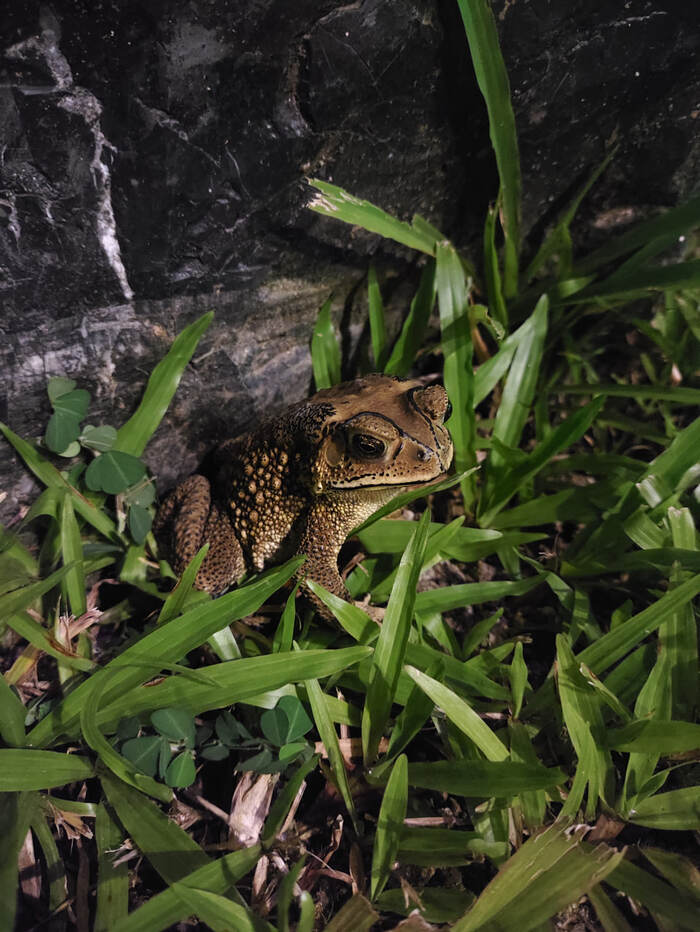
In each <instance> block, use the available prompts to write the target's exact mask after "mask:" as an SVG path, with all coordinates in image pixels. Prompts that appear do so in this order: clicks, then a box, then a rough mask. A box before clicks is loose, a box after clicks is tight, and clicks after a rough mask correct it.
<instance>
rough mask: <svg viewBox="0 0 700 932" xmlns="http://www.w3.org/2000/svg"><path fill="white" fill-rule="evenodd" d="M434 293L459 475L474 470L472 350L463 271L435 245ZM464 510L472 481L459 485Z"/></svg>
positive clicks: (449, 252)
mask: <svg viewBox="0 0 700 932" xmlns="http://www.w3.org/2000/svg"><path fill="white" fill-rule="evenodd" d="M436 248H437V272H436V281H437V292H438V307H439V310H440V331H441V335H442V351H443V355H444V358H445V363H444V370H443V375H444V382H445V388H446V390H447V394H448V395H449V398H450V401H451V402H452V415H451V417H450V420H449V429H450V433H451V435H452V442H453V444H454V461H455V468H456V469H457V470H458V471H459V472H462V471H464V470H470V469H472V468H473V467H474V466H476V420H475V417H474V370H473V368H472V355H473V347H472V340H471V333H470V330H469V316H468V305H467V289H466V285H465V280H464V268H463V266H462V264H461V262H460V259H459V256H458V255H457V253H456V251H455V249H454V247H453V246H452V245H450V244H449V243H438V244H437V247H436ZM460 486H461V489H462V496H463V498H464V507H465V508H466V509H467V510H468V509H469V507H470V505H471V503H472V502H473V500H474V495H475V488H474V479H473V478H472V477H471V476H467V478H466V479H464V480H463V481H462V482H461V483H460Z"/></svg>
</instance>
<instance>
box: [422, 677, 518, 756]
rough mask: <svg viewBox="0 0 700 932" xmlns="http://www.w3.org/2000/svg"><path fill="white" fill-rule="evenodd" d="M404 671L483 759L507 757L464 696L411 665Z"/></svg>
mask: <svg viewBox="0 0 700 932" xmlns="http://www.w3.org/2000/svg"><path fill="white" fill-rule="evenodd" d="M406 672H407V673H408V675H409V676H410V677H411V679H412V680H413V681H414V682H415V683H416V684H417V685H418V686H419V687H420V688H421V689H422V690H423V692H424V693H425V694H426V695H427V696H430V698H431V699H432V701H433V702H434V703H435V705H437V706H439V707H440V708H441V709H442V711H443V712H444V713H445V715H446V716H447V717H448V718H449V719H450V721H451V722H453V723H454V724H455V725H456V726H457V728H459V730H460V731H461V732H463V733H464V734H465V735H466V736H467V737H468V738H469V739H470V740H471V741H473V742H474V744H475V745H476V746H477V747H478V748H479V750H480V751H481V752H482V754H484V756H485V757H486V758H487V760H491V761H503V760H507V758H508V751H507V749H506V747H505V745H504V744H503V742H502V741H501V740H500V738H498V737H497V736H496V735H495V734H494V733H493V732H492V731H491V729H490V728H489V726H488V725H487V724H486V723H485V722H484V721H483V720H482V719H481V718H480V717H479V716H478V715H477V713H476V712H475V711H474V710H473V709H472V708H471V706H470V705H468V703H466V702H465V701H464V699H461V698H460V697H459V696H458V695H457V694H456V693H454V692H453V691H452V690H451V689H448V687H447V686H444V685H443V684H442V683H440V682H439V681H438V680H436V679H433V677H431V676H428V675H427V674H425V673H421V672H420V670H416V668H415V667H411V666H407V667H406Z"/></svg>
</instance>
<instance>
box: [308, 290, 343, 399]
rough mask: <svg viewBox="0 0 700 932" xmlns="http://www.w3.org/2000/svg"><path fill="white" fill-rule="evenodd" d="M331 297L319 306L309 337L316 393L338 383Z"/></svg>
mask: <svg viewBox="0 0 700 932" xmlns="http://www.w3.org/2000/svg"><path fill="white" fill-rule="evenodd" d="M332 303H333V296H332V295H331V297H330V298H328V300H327V301H324V303H323V304H322V305H321V309H320V310H319V312H318V317H317V318H316V323H315V325H314V332H313V334H312V336H311V366H312V368H313V373H314V385H315V386H316V391H320V389H322V388H331V386H333V385H337V384H338V382H340V346H339V345H338V338H337V337H336V335H335V329H334V327H333V321H332V320H331V305H332Z"/></svg>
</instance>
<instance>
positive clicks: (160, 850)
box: [100, 771, 210, 884]
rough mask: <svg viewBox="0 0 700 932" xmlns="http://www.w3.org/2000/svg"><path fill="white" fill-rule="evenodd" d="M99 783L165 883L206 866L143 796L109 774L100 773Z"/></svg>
mask: <svg viewBox="0 0 700 932" xmlns="http://www.w3.org/2000/svg"><path fill="white" fill-rule="evenodd" d="M100 781H101V783H102V789H103V791H104V793H105V796H106V797H107V800H108V802H109V804H110V806H111V807H112V808H113V809H114V812H115V813H116V816H117V818H118V819H119V821H120V823H121V824H122V825H123V826H124V828H125V829H126V831H127V832H128V834H129V836H130V837H131V840H132V841H133V842H134V844H135V845H136V847H137V848H138V849H139V851H140V852H141V853H142V854H143V855H144V857H146V858H148V860H149V861H150V863H151V865H152V867H153V868H154V869H155V870H156V871H158V873H159V874H160V876H161V877H162V878H163V880H165V882H166V883H168V884H172V883H174V882H175V881H177V880H181V879H182V878H183V877H185V876H186V875H187V874H189V873H190V872H191V871H194V870H197V869H199V868H202V867H205V866H207V865H209V863H210V862H209V857H208V856H207V855H206V854H205V853H204V851H202V849H201V848H200V847H199V845H198V844H197V843H196V842H195V841H194V840H193V839H192V838H191V837H190V835H188V833H187V832H186V831H184V829H181V828H180V826H179V825H177V824H176V823H175V822H173V821H172V820H171V819H169V818H168V817H167V816H166V815H165V814H164V813H163V812H161V810H160V809H159V808H158V806H157V805H156V804H155V803H154V802H152V801H151V800H150V799H148V798H147V797H145V796H144V795H143V793H141V792H140V791H139V790H137V789H135V788H134V787H133V786H130V785H129V784H127V783H124V781H123V780H120V779H119V778H118V777H116V776H114V775H113V774H111V773H109V772H108V771H103V772H102V773H101V775H100Z"/></svg>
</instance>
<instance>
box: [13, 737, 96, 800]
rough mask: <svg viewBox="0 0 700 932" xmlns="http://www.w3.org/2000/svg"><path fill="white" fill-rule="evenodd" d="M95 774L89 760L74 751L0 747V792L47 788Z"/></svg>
mask: <svg viewBox="0 0 700 932" xmlns="http://www.w3.org/2000/svg"><path fill="white" fill-rule="evenodd" d="M94 775H95V769H94V767H93V766H92V764H91V763H90V761H89V760H87V759H86V758H84V757H78V756H77V754H62V753H60V752H58V751H33V750H30V749H26V748H0V793H13V792H16V791H24V790H48V789H51V787H52V786H63V784H64V783H74V782H75V781H77V780H89V779H90V777H92V776H94Z"/></svg>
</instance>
